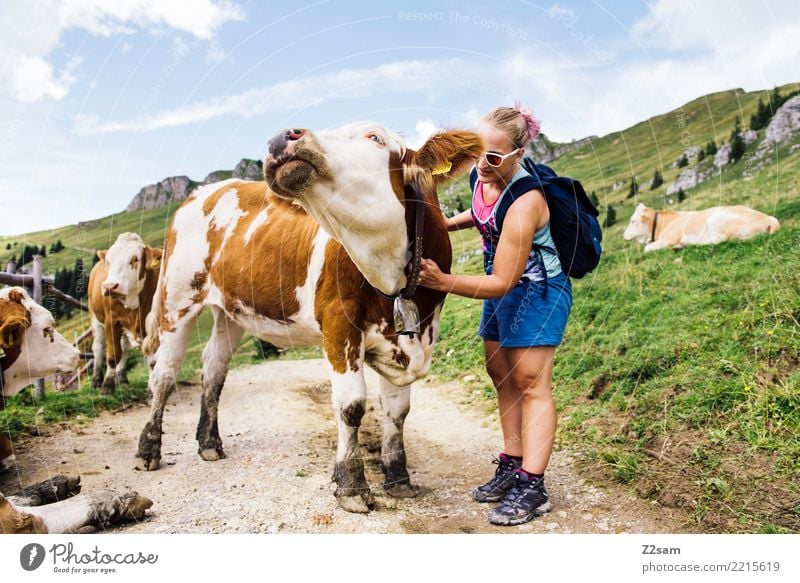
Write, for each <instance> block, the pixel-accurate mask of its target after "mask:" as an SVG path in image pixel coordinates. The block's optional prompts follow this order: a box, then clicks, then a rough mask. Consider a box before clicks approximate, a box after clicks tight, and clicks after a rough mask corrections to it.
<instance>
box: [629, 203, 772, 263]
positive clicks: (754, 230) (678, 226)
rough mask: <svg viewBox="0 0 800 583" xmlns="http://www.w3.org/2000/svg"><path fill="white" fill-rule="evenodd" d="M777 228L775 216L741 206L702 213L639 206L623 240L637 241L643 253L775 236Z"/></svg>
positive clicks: (708, 210)
mask: <svg viewBox="0 0 800 583" xmlns="http://www.w3.org/2000/svg"><path fill="white" fill-rule="evenodd" d="M779 228H780V223H778V219H776V218H775V217H771V216H769V215H765V214H764V213H762V212H759V211H756V210H753V209H751V208H750V207H749V206H744V205H738V206H715V207H712V208H708V209H705V210H702V211H656V210H653V209H651V208H647V207H646V206H644V205H643V204H640V205H639V206H637V207H636V210H635V211H634V212H633V216H632V217H631V220H630V223H628V227H627V228H626V229H625V233H624V234H623V237H624V238H625V240H626V241H630V240H635V241H638V242H639V243H641V244H642V245H644V250H645V251H655V250H657V249H663V248H665V247H672V248H673V249H681V248H682V247H684V246H686V245H715V244H717V243H721V242H723V241H732V240H735V239H749V238H750V237H754V236H756V235H760V234H761V233H774V232H775V231H777V230H778V229H779Z"/></svg>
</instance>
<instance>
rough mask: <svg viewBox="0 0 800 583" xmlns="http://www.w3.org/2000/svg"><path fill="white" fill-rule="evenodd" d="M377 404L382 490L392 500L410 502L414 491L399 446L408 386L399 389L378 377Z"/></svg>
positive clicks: (408, 398) (407, 407)
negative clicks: (392, 498) (378, 396)
mask: <svg viewBox="0 0 800 583" xmlns="http://www.w3.org/2000/svg"><path fill="white" fill-rule="evenodd" d="M380 400H381V410H382V412H383V440H382V442H381V470H383V477H384V483H383V489H384V491H385V492H386V493H387V494H388V495H389V496H392V497H394V498H413V497H414V496H416V495H417V494H418V491H417V489H416V488H414V487H413V486H412V485H411V479H410V478H409V476H408V469H407V468H406V451H405V447H404V446H403V424H404V423H405V420H406V415H408V411H409V409H410V406H411V385H405V386H403V387H399V386H397V385H393V384H392V383H390V382H389V381H387V380H386V379H384V378H383V377H381V378H380Z"/></svg>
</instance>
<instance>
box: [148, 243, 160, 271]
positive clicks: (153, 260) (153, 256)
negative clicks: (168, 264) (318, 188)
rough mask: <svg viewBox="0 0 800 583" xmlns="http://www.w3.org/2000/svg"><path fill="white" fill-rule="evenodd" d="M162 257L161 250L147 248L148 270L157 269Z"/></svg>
mask: <svg viewBox="0 0 800 583" xmlns="http://www.w3.org/2000/svg"><path fill="white" fill-rule="evenodd" d="M163 256H164V251H163V249H157V248H156V247H147V252H146V257H147V267H148V268H149V269H158V266H159V265H161V258H162V257H163Z"/></svg>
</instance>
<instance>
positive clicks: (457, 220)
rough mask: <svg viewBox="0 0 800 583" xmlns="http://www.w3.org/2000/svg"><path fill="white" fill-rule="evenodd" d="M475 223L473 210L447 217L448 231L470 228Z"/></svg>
mask: <svg viewBox="0 0 800 583" xmlns="http://www.w3.org/2000/svg"><path fill="white" fill-rule="evenodd" d="M473 225H474V223H473V222H472V211H471V210H465V211H463V212H460V213H458V214H457V215H453V216H452V217H450V218H449V219H447V230H448V231H460V230H461V229H468V228H470V227H472V226H473Z"/></svg>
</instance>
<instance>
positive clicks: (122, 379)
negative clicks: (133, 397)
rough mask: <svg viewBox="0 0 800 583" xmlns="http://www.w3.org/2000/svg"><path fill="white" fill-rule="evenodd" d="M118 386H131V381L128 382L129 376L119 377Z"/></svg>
mask: <svg viewBox="0 0 800 583" xmlns="http://www.w3.org/2000/svg"><path fill="white" fill-rule="evenodd" d="M117 384H118V385H128V384H130V381H128V375H126V374H121V375H119V376H118V377H117Z"/></svg>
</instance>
